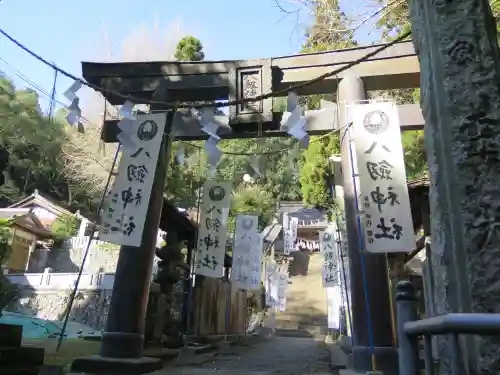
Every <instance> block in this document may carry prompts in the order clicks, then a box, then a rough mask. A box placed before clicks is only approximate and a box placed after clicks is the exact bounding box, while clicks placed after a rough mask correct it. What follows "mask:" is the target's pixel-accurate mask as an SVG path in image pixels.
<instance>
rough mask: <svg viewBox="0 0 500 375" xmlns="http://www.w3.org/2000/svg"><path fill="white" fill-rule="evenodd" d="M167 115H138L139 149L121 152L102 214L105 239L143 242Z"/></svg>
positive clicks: (136, 135) (135, 139)
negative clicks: (116, 171) (132, 151)
mask: <svg viewBox="0 0 500 375" xmlns="http://www.w3.org/2000/svg"><path fill="white" fill-rule="evenodd" d="M165 119H166V115H165V113H155V114H151V115H139V116H137V118H136V120H135V121H134V124H133V129H134V135H133V137H132V141H133V142H134V143H135V144H136V145H137V149H136V151H135V152H134V153H131V154H129V153H123V154H122V156H121V159H120V164H119V166H118V173H117V176H116V178H115V181H114V184H113V187H112V188H111V190H110V191H109V193H108V195H107V197H106V200H105V209H104V210H103V212H102V214H101V224H100V228H101V229H100V231H99V237H100V239H101V240H102V241H106V242H110V243H114V244H117V245H127V246H140V245H141V241H142V232H143V229H144V222H145V219H146V216H147V210H148V205H149V197H150V195H151V188H152V186H153V179H154V174H155V170H156V162H157V160H158V154H159V152H160V147H161V142H162V138H163V130H164V128H165Z"/></svg>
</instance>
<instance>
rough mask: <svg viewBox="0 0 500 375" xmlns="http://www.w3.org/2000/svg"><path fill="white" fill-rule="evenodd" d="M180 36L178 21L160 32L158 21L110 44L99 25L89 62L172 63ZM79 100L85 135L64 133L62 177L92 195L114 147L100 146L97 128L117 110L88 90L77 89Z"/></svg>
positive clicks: (99, 186) (105, 173)
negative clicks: (66, 139) (65, 140)
mask: <svg viewBox="0 0 500 375" xmlns="http://www.w3.org/2000/svg"><path fill="white" fill-rule="evenodd" d="M183 35H184V34H183V32H182V29H181V27H180V24H179V23H178V22H177V23H174V24H171V25H169V26H168V27H167V28H165V29H163V30H162V29H161V28H160V24H159V22H158V20H155V22H153V23H152V26H147V25H145V24H143V25H139V26H137V27H136V28H134V29H132V31H131V32H130V33H129V34H128V35H126V36H125V37H124V38H123V40H122V41H113V40H110V38H109V33H108V31H107V28H106V27H105V25H103V30H102V37H101V38H100V39H99V44H100V46H99V45H98V46H97V47H96V46H95V45H94V47H93V49H92V52H93V54H92V56H91V59H90V60H94V61H105V62H106V61H107V62H111V61H128V62H131V61H154V60H173V59H174V53H175V48H176V45H177V43H178V41H179V40H180V39H181V37H182V36H183ZM94 44H95V43H94ZM117 46H119V48H118V50H116V47H117ZM96 52H97V54H96ZM80 97H81V98H82V111H83V114H84V116H85V118H86V119H88V120H89V122H88V123H86V124H85V134H80V133H77V132H76V131H75V130H73V129H69V130H68V137H69V139H70V141H71V142H68V143H67V144H65V145H64V147H63V155H64V158H65V161H66V174H67V176H68V177H69V178H71V179H72V180H73V181H74V182H76V183H82V184H85V185H86V186H89V189H91V190H92V192H96V193H97V192H102V190H103V189H104V186H105V184H106V180H107V178H108V174H109V173H110V168H111V165H112V162H113V157H114V154H115V152H116V147H117V145H116V144H106V145H105V147H102V144H101V140H100V134H101V126H102V123H103V120H104V119H106V118H108V119H109V118H117V116H118V108H115V107H113V106H112V105H110V104H109V103H107V105H106V103H105V99H104V97H103V96H102V95H101V94H99V93H97V92H95V91H93V90H91V89H88V88H82V89H81V91H80ZM144 109H145V110H147V108H144ZM100 146H101V147H100Z"/></svg>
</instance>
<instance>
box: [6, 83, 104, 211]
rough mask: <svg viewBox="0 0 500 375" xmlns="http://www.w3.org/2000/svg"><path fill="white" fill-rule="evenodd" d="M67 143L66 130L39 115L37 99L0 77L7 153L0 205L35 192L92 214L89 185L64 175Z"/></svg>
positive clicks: (29, 91)
mask: <svg viewBox="0 0 500 375" xmlns="http://www.w3.org/2000/svg"><path fill="white" fill-rule="evenodd" d="M68 143H69V139H68V137H67V134H66V126H65V125H64V124H63V123H61V122H58V121H55V120H54V119H49V118H46V117H45V116H43V115H42V114H41V113H40V112H39V108H38V96H37V94H36V93H35V92H33V91H31V90H17V89H16V88H15V87H14V85H13V84H12V82H11V81H10V80H9V79H8V78H6V77H0V144H1V145H3V147H4V148H5V149H6V150H7V151H8V152H9V155H10V157H9V167H8V170H7V175H8V176H7V178H6V182H5V184H4V185H2V186H0V204H3V205H6V204H9V203H12V202H14V201H16V200H18V199H20V198H22V197H24V196H26V195H28V194H30V193H31V192H32V191H33V190H34V189H38V190H39V191H40V192H41V193H42V194H44V195H46V196H49V197H52V198H53V199H55V200H57V201H59V202H61V204H62V205H66V206H68V207H70V208H72V209H74V210H76V209H80V210H81V211H82V213H88V212H89V211H92V209H93V207H94V204H95V200H96V197H95V196H93V195H90V194H89V193H88V190H91V189H89V184H85V183H84V182H83V183H82V182H80V183H78V184H77V183H74V181H72V180H71V179H70V178H68V175H67V174H66V172H67V169H66V163H65V159H64V157H63V156H62V148H63V146H64V145H66V144H68Z"/></svg>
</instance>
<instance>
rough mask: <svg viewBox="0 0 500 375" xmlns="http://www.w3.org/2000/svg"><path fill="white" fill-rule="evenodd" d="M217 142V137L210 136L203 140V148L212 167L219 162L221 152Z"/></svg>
mask: <svg viewBox="0 0 500 375" xmlns="http://www.w3.org/2000/svg"><path fill="white" fill-rule="evenodd" d="M217 143H219V140H218V139H217V138H213V137H210V138H208V139H207V140H206V141H205V145H204V149H205V152H206V153H207V161H208V164H209V165H210V166H212V167H216V166H217V163H218V162H219V160H220V158H221V156H222V152H221V151H220V150H219V149H218V148H217Z"/></svg>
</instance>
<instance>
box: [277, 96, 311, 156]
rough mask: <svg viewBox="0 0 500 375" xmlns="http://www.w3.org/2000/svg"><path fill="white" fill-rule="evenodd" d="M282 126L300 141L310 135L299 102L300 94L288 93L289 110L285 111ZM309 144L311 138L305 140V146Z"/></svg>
mask: <svg viewBox="0 0 500 375" xmlns="http://www.w3.org/2000/svg"><path fill="white" fill-rule="evenodd" d="M281 128H282V129H286V131H287V133H288V134H290V135H291V136H292V137H294V138H296V139H298V140H299V141H301V140H303V139H304V138H306V137H308V135H307V132H306V131H305V128H306V118H305V116H304V115H303V113H302V107H301V106H300V105H299V104H298V96H297V94H295V93H294V92H289V93H288V101H287V112H285V113H283V117H282V119H281ZM308 146H309V140H308V139H307V140H306V141H305V142H304V147H305V148H307V147H308Z"/></svg>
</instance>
